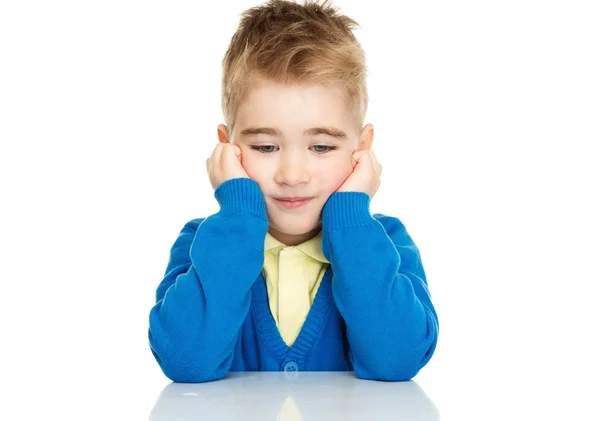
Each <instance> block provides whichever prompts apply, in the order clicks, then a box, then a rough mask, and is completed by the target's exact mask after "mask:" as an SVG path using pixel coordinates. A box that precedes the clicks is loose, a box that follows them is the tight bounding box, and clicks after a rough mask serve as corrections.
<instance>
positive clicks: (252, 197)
mask: <svg viewBox="0 0 600 421" xmlns="http://www.w3.org/2000/svg"><path fill="white" fill-rule="evenodd" d="M214 196H215V199H217V202H219V206H220V207H221V210H220V211H219V213H221V214H225V215H229V214H232V213H235V212H249V213H250V214H252V215H254V216H256V217H258V218H261V219H263V220H265V221H267V205H266V203H265V197H264V196H263V194H262V191H261V190H260V187H258V183H257V182H256V181H254V180H252V179H251V178H245V177H240V178H233V179H231V180H227V181H224V182H223V183H221V185H220V186H218V187H217V188H216V189H215V193H214Z"/></svg>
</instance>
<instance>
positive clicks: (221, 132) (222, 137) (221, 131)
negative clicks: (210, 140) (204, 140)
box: [217, 124, 229, 143]
mask: <svg viewBox="0 0 600 421" xmlns="http://www.w3.org/2000/svg"><path fill="white" fill-rule="evenodd" d="M217 135H218V136H219V142H221V143H229V130H228V129H227V126H225V125H224V124H219V125H218V126H217Z"/></svg>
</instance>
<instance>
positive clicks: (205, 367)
mask: <svg viewBox="0 0 600 421" xmlns="http://www.w3.org/2000/svg"><path fill="white" fill-rule="evenodd" d="M215 198H216V199H217V201H218V202H219V204H220V210H219V212H218V213H216V214H214V215H211V216H209V217H207V218H205V219H197V220H192V221H190V222H188V223H187V224H185V226H184V227H183V229H182V230H181V232H180V233H179V235H178V237H177V239H176V240H175V243H174V244H173V246H172V247H171V251H170V257H169V262H168V265H167V268H166V271H165V274H164V277H163V279H162V281H161V282H160V284H159V286H158V288H157V290H156V304H155V305H154V306H153V308H152V309H151V311H150V320H149V330H148V335H149V341H150V348H151V350H152V353H153V355H154V357H155V358H156V360H157V362H158V364H159V366H160V367H161V369H162V370H163V372H164V374H165V375H166V376H167V377H168V378H169V379H171V380H173V381H176V382H204V381H210V380H216V379H219V378H222V377H224V376H225V375H226V374H227V372H228V371H229V368H230V367H231V363H232V360H233V351H234V347H235V344H236V342H237V340H238V337H239V334H240V329H241V326H242V324H243V322H244V320H245V318H246V316H247V314H248V311H249V308H250V296H251V287H252V284H253V283H254V281H255V280H256V278H257V276H258V274H259V272H260V270H261V269H262V265H263V259H264V240H265V235H266V232H267V227H268V223H267V217H266V207H265V202H264V197H263V196H262V193H261V191H260V189H259V187H258V184H256V182H255V181H253V180H251V179H247V178H237V179H233V180H228V181H226V182H224V183H223V184H221V185H220V186H219V187H218V188H217V189H216V190H215Z"/></svg>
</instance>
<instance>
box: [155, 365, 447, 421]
mask: <svg viewBox="0 0 600 421" xmlns="http://www.w3.org/2000/svg"><path fill="white" fill-rule="evenodd" d="M320 419H327V420H344V421H352V420H411V421H433V420H439V413H438V411H437V409H436V407H435V405H434V403H433V402H432V401H431V400H430V399H429V397H428V396H427V395H426V394H425V392H423V390H422V389H421V388H420V387H419V386H418V385H417V383H415V382H414V381H408V382H381V381H371V380H360V379H357V378H356V377H355V375H354V373H352V372H291V373H282V372H246V373H230V374H228V375H227V377H225V378H224V379H222V380H217V381H213V382H207V383H169V384H167V386H166V387H165V388H164V389H163V390H162V392H161V393H160V395H159V397H158V400H157V402H156V404H155V405H154V408H153V409H152V411H151V414H150V420H151V421H175V420H178V421H183V420H261V421H264V420H273V421H278V420H294V421H296V420H320Z"/></svg>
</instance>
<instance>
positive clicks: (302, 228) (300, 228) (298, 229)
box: [269, 219, 321, 235]
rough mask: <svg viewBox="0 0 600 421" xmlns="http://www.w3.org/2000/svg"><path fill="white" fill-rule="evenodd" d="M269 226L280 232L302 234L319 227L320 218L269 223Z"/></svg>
mask: <svg viewBox="0 0 600 421" xmlns="http://www.w3.org/2000/svg"><path fill="white" fill-rule="evenodd" d="M269 226H270V227H271V228H273V229H275V230H277V231H279V232H280V233H282V234H287V235H302V234H306V233H307V232H310V231H313V230H315V229H317V228H320V227H321V220H320V219H319V220H317V221H311V222H308V221H307V222H296V223H294V222H290V223H269Z"/></svg>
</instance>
